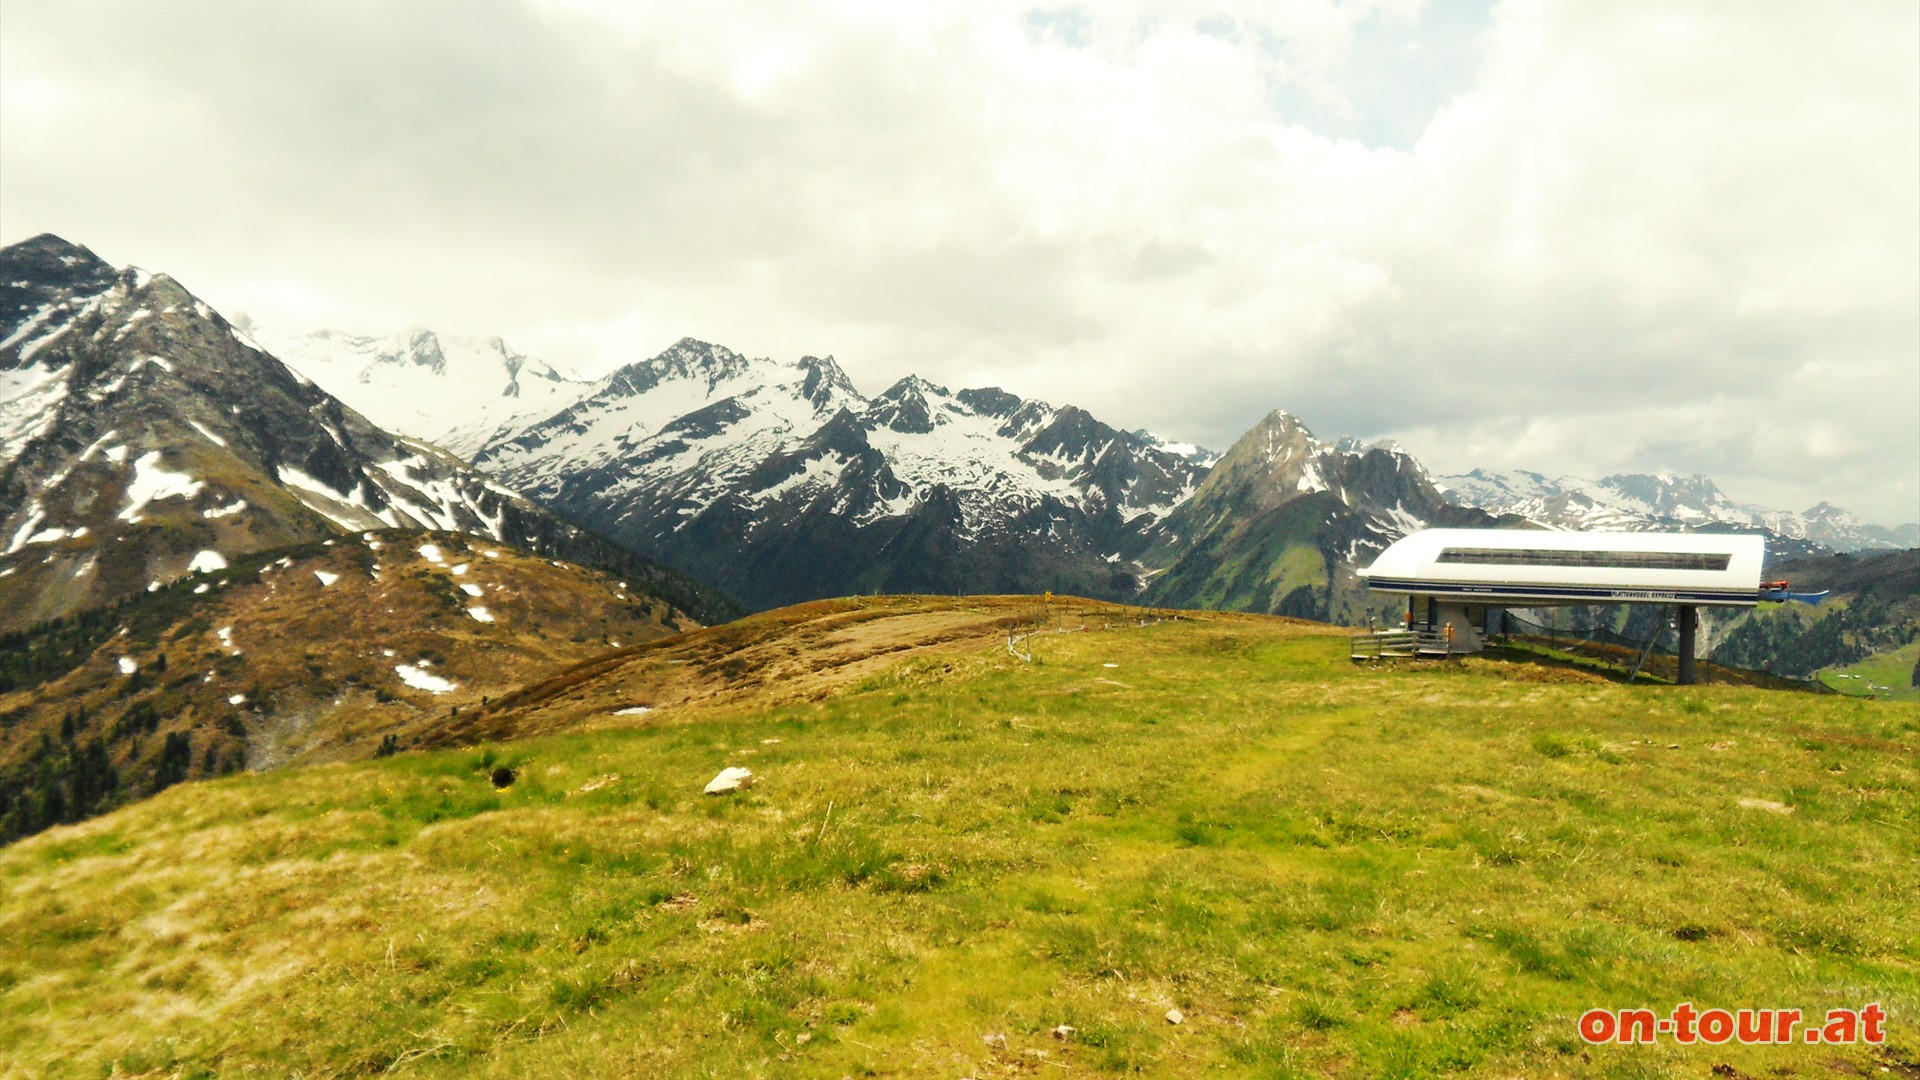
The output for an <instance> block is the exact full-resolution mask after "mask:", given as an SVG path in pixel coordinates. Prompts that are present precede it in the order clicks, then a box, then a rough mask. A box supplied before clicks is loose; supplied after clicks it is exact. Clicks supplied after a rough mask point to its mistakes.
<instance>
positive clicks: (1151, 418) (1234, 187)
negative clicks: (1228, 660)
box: [0, 0, 1920, 524]
mask: <svg viewBox="0 0 1920 1080" xmlns="http://www.w3.org/2000/svg"><path fill="white" fill-rule="evenodd" d="M1917 12H1920V5H1915V4H1913V3H1911V0H1888V2H1884V3H1879V2H1873V0H1857V2H1849V3H1847V4H1842V5H1824V4H1813V3H1805V2H1793V3H1765V2H1755V3H1721V2H1713V3H1686V2H1681V0H1647V2H1632V0H1619V2H1606V3H1592V2H1586V0H1569V2H1564V3H1550V2H1543V3H1515V2H1508V3H1499V4H1481V3H1455V2H1450V0H1449V2H1440V0H1433V2H1429V3H1425V4H1423V3H1420V2H1418V0H1358V2H1352V3H1343V2H1333V0H1166V2H1159V0H1117V2H1113V3H1104V2H1103V3H1097V4H1086V5H1073V4H1039V5H1037V6H1036V5H1032V4H1025V3H1014V2H1001V0H954V2H940V0H930V2H924V3H922V2H914V3H900V2H897V0H892V2H889V0H878V2H858V0H821V2H808V0H766V2H762V3H755V2H741V3H728V2H716V0H701V2H697V3H695V2H687V3H677V2H658V3H632V4H627V3H618V2H613V0H528V2H525V3H513V2H509V0H442V2H418V3H415V2H398V0H367V2H352V0H332V2H327V3H310V4H294V3H274V4H262V3H257V2H254V0H233V2H216V0H205V2H201V0H195V2H183V3H169V4H154V3H150V2H139V3H131V2H128V3H115V2H107V3H95V2H86V0H73V2H57V3H56V2H52V0H0V242H9V243H10V242H13V241H16V240H20V239H24V238H25V237H27V236H30V235H33V234H35V233H39V232H43V231H53V232H57V233H60V234H61V235H64V236H66V237H68V238H69V239H72V240H76V241H79V242H81V243H85V244H87V245H89V246H91V247H92V248H93V249H94V250H96V251H98V252H99V253H100V254H101V255H102V256H104V257H105V258H107V259H109V260H111V261H114V262H116V263H135V264H138V265H141V266H145V267H147V268H149V269H155V270H164V271H167V272H170V273H172V274H173V275H174V276H175V277H177V278H179V279H180V280H181V281H182V282H183V283H184V284H186V285H187V286H188V287H189V288H191V289H193V290H194V291H195V292H197V293H199V294H200V295H201V296H203V297H205V298H206V299H208V300H209V301H210V302H212V303H213V304H215V305H216V306H217V307H220V308H221V309H222V310H225V311H227V312H229V313H230V314H231V313H236V312H245V313H247V314H250V315H251V316H252V317H254V318H255V319H256V320H258V321H260V322H262V323H265V324H270V325H273V326H275V327H277V328H279V329H283V330H304V329H311V328H315V327H320V326H329V327H336V328H340V329H346V330H354V331H359V332H367V333H382V332H389V331H392V330H396V329H399V328H401V327H404V326H407V325H414V324H422V325H428V326H432V327H434V328H436V329H441V330H445V331H454V332H468V333H500V334H502V335H504V336H505V337H506V338H507V340H508V341H509V342H511V343H513V344H514V345H516V346H517V347H519V348H521V349H522V350H524V351H528V352H532V353H534V354H536V355H540V356H543V357H545V358H547V359H549V360H552V361H554V362H556V363H560V364H566V365H571V366H574V367H577V368H579V369H581V370H583V371H586V372H589V373H599V372H602V371H605V370H607V369H609V368H610V367H612V366H613V365H615V364H618V363H622V362H626V361H630V360H634V359H640V358H643V357H645V356H649V355H652V354H653V353H655V352H658V351H659V350H660V349H662V348H664V347H665V346H666V345H668V344H670V343H671V342H672V341H674V340H675V339H677V338H679V337H681V336H683V335H693V336H696V337H700V338H703V339H706V340H710V341H716V342H719V343H722V344H725V345H728V346H730V347H732V348H735V349H738V350H740V351H743V352H748V353H751V354H753V355H765V356H774V357H780V358H793V357H797V356H799V355H802V354H805V353H815V354H827V353H831V354H833V355H835V356H837V357H838V358H839V359H840V361H841V363H842V364H843V365H844V366H845V367H846V369H847V370H848V371H849V373H851V374H852V376H853V377H854V379H855V381H856V382H857V383H858V384H859V385H860V387H861V389H863V390H865V391H866V392H868V393H875V392H877V391H879V390H881V389H883V388H884V387H885V386H886V385H887V384H889V383H891V382H892V381H893V380H894V379H896V378H898V377H899V376H901V375H904V374H906V373H908V372H917V373H920V374H923V375H926V376H928V377H929V378H932V379H934V380H935V381H937V382H942V383H946V384H948V385H950V386H962V385H983V384H998V385H1002V386H1005V387H1007V388H1009V389H1012V390H1014V391H1016V392H1019V393H1022V394H1026V395H1029V396H1038V397H1042V398H1046V399H1048V400H1051V401H1054V402H1056V403H1059V402H1073V403H1077V404H1081V405H1084V406H1086V407H1088V408H1089V409H1091V410H1093V411H1094V413H1095V414H1096V415H1098V416H1100V417H1102V418H1103V419H1106V420H1108V421H1109V422H1112V423H1115V424H1118V425H1121V426H1126V427H1136V426H1145V427H1151V428H1153V429H1155V430H1157V431H1159V432H1161V433H1163V434H1166V435H1169V436H1172V437H1176V438H1185V439H1192V440H1196V441H1200V442H1202V443H1206V444H1209V445H1214V446H1217V447H1222V448H1224V447H1225V446H1226V445H1227V444H1229V443H1231V442H1232V441H1233V439H1234V438H1235V437H1236V436H1237V435H1239V434H1240V433H1241V432H1242V431H1244V430H1245V429H1246V428H1247V427H1248V426H1250V425H1251V424H1252V423H1254V422H1255V421H1256V420H1258V419H1259V418H1260V416H1262V415H1263V414H1265V413H1266V412H1267V411H1269V410H1271V409H1274V408H1285V409H1287V410H1289V411H1291V412H1293V413H1295V414H1296V415H1298V416H1300V417H1302V418H1303V419H1304V420H1305V421H1306V422H1307V423H1308V425H1309V426H1311V427H1312V428H1313V429H1314V430H1315V431H1316V432H1317V433H1319V434H1320V435H1322V436H1324V437H1332V436H1336V435H1341V434H1352V435H1358V436H1363V437H1377V436H1391V437H1394V438H1397V439H1399V440H1400V441H1401V442H1402V443H1404V444H1405V445H1406V446H1407V447H1408V448H1409V449H1410V450H1412V451H1413V452H1414V453H1415V454H1416V455H1417V456H1419V457H1420V458H1422V459H1423V460H1424V461H1426V462H1427V463H1428V464H1429V465H1430V466H1432V467H1433V468H1434V469H1435V470H1436V471H1440V472H1448V471H1458V470H1464V469H1467V468H1470V467H1473V466H1485V467H1493V468H1529V469H1534V470H1538V471H1543V472H1548V473H1573V474H1579V475H1589V476H1597V475H1601V474H1604V473H1608V472H1615V471H1627V470H1631V471H1655V470H1665V471H1675V472H1705V473H1708V474H1709V475H1711V476H1713V477H1715V478H1716V479H1717V480H1718V481H1719V483H1720V484H1721V486H1722V488H1723V489H1724V490H1725V491H1727V492H1728V493H1729V494H1730V495H1731V496H1733V497H1734V498H1736V499H1740V500H1744V501H1751V502H1759V503H1763V504H1767V505H1774V506H1782V507H1788V508H1793V509H1802V508H1805V507H1807V506H1809V505H1811V504H1812V503H1814V502H1816V501H1818V500H1821V499H1827V500H1831V501H1833V502H1835V503H1838V504H1840V505H1843V506H1847V507H1849V508H1851V509H1854V510H1855V511H1857V512H1858V513H1860V514H1861V515H1862V516H1863V517H1865V518H1867V519H1868V520H1871V521H1878V522H1881V523H1886V524H1893V523H1898V522H1902V521H1910V520H1914V519H1916V518H1920V14H1916V13H1917Z"/></svg>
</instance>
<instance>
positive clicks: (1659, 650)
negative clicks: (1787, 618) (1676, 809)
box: [1505, 608, 1847, 696]
mask: <svg viewBox="0 0 1920 1080" xmlns="http://www.w3.org/2000/svg"><path fill="white" fill-rule="evenodd" d="M1556 614H1557V612H1556ZM1505 619H1506V622H1505V632H1506V633H1507V634H1508V635H1510V636H1514V637H1522V638H1531V639H1533V640H1535V641H1538V642H1544V643H1546V644H1547V645H1548V646H1549V647H1552V648H1557V649H1560V650H1562V651H1565V652H1571V653H1574V654H1575V655H1578V656H1582V657H1585V658H1587V659H1591V660H1597V661H1599V662H1601V663H1603V664H1606V665H1608V666H1610V667H1615V668H1618V669H1619V670H1620V671H1621V672H1623V673H1627V672H1631V673H1633V674H1640V673H1645V674H1650V675H1656V676H1660V677H1662V678H1671V677H1672V675H1673V674H1675V673H1677V671H1678V667H1679V651H1680V649H1679V646H1680V635H1679V632H1678V631H1677V630H1675V629H1674V628H1673V626H1672V625H1671V617H1670V612H1669V609H1666V608H1658V609H1651V615H1650V617H1649V616H1648V615H1641V616H1638V617H1637V618H1633V619H1630V620H1629V624H1628V626H1629V632H1627V633H1622V632H1620V631H1618V630H1615V629H1613V628H1612V627H1610V626H1607V625H1605V624H1601V623H1597V622H1592V621H1590V620H1588V619H1580V620H1575V619H1571V618H1570V619H1569V620H1568V623H1569V625H1566V626H1561V625H1558V623H1559V620H1558V619H1557V618H1554V617H1551V616H1550V617H1549V618H1548V619H1547V621H1546V622H1544V623H1543V622H1536V621H1534V620H1532V619H1528V618H1526V617H1524V616H1521V615H1517V614H1515V613H1514V612H1513V611H1512V610H1508V611H1507V613H1506V617H1505ZM1581 622H1586V623H1587V625H1584V626H1583V625H1580V623H1581ZM1636 622H1637V623H1639V624H1640V626H1641V632H1640V633H1639V634H1638V636H1635V634H1634V633H1632V632H1631V631H1632V630H1633V629H1634V626H1633V624H1634V623H1636ZM1655 658H1657V659H1655ZM1700 669H1701V670H1700V674H1701V677H1702V681H1710V682H1732V683H1741V684H1746V685H1753V686H1776V687H1786V688H1791V689H1797V690H1805V691H1807V692H1809V693H1815V694H1840V695H1842V696H1847V695H1846V691H1844V690H1836V689H1834V688H1833V687H1831V686H1829V685H1827V684H1826V683H1825V682H1824V681H1822V680H1821V679H1820V678H1819V677H1817V676H1815V677H1811V678H1805V679H1801V678H1795V677H1793V676H1790V675H1776V674H1774V673H1772V672H1767V671H1752V670H1749V669H1747V668H1737V667H1729V666H1727V665H1724V664H1718V663H1715V662H1713V659H1712V656H1711V655H1708V656H1705V657H1702V658H1701V663H1700Z"/></svg>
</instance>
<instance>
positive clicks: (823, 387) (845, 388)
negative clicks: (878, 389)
mask: <svg viewBox="0 0 1920 1080" xmlns="http://www.w3.org/2000/svg"><path fill="white" fill-rule="evenodd" d="M799 366H800V370H801V371H803V372H805V373H806V377H805V378H803V379H802V380H801V382H800V394H801V396H802V397H804V398H806V399H807V400H808V401H809V402H811V403H812V404H813V407H814V408H815V409H825V408H828V407H830V406H832V405H834V404H835V403H837V402H839V401H842V400H848V399H854V398H858V397H859V396H860V392H859V391H858V390H855V389H854V387H853V380H851V379H849V378H847V373H846V372H844V371H842V370H840V365H839V364H838V363H835V362H834V359H833V357H831V356H826V357H820V356H803V357H801V358H800V365H799Z"/></svg>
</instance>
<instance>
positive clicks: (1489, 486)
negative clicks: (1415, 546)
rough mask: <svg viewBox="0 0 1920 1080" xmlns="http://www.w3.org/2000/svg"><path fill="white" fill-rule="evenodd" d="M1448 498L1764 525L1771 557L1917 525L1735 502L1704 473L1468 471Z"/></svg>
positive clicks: (1532, 508)
mask: <svg viewBox="0 0 1920 1080" xmlns="http://www.w3.org/2000/svg"><path fill="white" fill-rule="evenodd" d="M1438 483H1439V484H1440V485H1441V486H1442V487H1443V488H1444V489H1445V490H1446V492H1447V496H1448V498H1450V499H1452V500H1453V501H1455V502H1458V503H1462V504H1464V505H1467V506H1477V507H1480V508H1481V509H1484V510H1487V511H1490V512H1492V513H1500V514H1519V515H1522V516H1524V517H1526V518H1528V519H1530V520H1533V521H1536V522H1539V523H1540V524H1542V525H1546V526H1549V527H1551V528H1556V529H1624V530H1629V531H1638V530H1649V529H1675V528H1686V529H1741V530H1764V531H1765V532H1767V533H1769V534H1771V536H1772V537H1773V538H1774V543H1772V544H1770V545H1769V547H1770V549H1772V551H1773V553H1774V554H1776V555H1810V554H1819V553H1821V552H1823V551H1842V552H1845V551H1866V550H1878V549H1892V548H1909V547H1915V546H1920V526H1916V525H1906V526H1902V527H1900V528H1898V529H1887V528H1882V527H1881V526H1878V525H1868V524H1865V523H1863V522H1862V521H1860V519H1859V518H1856V517H1854V516H1853V515H1852V514H1850V513H1848V512H1847V511H1845V510H1841V509H1839V508H1838V507H1834V506H1830V505H1828V504H1827V503H1821V504H1819V505H1818V506H1815V507H1813V508H1812V509H1810V510H1806V511H1804V512H1801V513H1795V512H1793V511H1791V510H1769V509H1767V508H1765V507H1760V506H1752V505H1748V504H1745V503H1736V502H1734V501H1733V500H1731V499H1729V498H1727V497H1726V496H1725V495H1724V494H1722V493H1721V491H1720V489H1719V488H1718V487H1717V486H1715V484H1714V482H1713V481H1712V480H1710V479H1708V478H1707V477H1705V476H1699V475H1694V476H1675V475H1672V474H1667V473H1662V474H1646V473H1631V474H1621V475H1615V476H1607V477H1602V478H1601V479H1599V480H1587V479H1583V478H1581V477H1577V476H1561V477H1552V478H1549V477H1547V476H1544V475H1542V474H1540V473H1536V472H1527V471H1525V470H1513V471H1510V472H1495V471H1492V470H1487V469H1475V470H1473V471H1472V472H1469V473H1465V474H1463V475H1459V476H1443V477H1440V478H1438Z"/></svg>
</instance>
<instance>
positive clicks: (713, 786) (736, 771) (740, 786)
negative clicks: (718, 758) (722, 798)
mask: <svg viewBox="0 0 1920 1080" xmlns="http://www.w3.org/2000/svg"><path fill="white" fill-rule="evenodd" d="M755 779H756V777H755V776H754V775H753V770H752V769H743V768H740V767H739V766H737V765H736V766H733V767H731V768H726V769H721V770H720V775H719V776H716V777H714V778H713V779H712V780H709V781H707V790H706V793H707V794H708V795H730V794H732V793H733V792H736V791H745V790H746V789H748V788H750V787H752V786H753V782H754V780H755Z"/></svg>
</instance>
